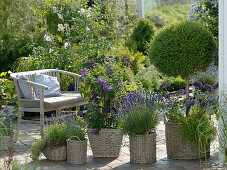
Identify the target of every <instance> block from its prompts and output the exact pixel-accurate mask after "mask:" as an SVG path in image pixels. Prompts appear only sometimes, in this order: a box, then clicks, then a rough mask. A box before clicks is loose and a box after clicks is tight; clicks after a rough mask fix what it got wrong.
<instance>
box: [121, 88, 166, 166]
mask: <svg viewBox="0 0 227 170" xmlns="http://www.w3.org/2000/svg"><path fill="white" fill-rule="evenodd" d="M161 102H162V96H161V95H160V94H159V93H157V92H151V93H149V92H145V91H140V92H134V93H128V94H127V95H126V97H124V99H123V100H122V102H121V103H120V104H119V107H118V114H119V116H120V119H121V123H122V126H121V128H122V132H123V134H127V135H129V141H130V161H131V162H132V163H152V162H155V161H156V132H155V128H156V126H157V125H158V122H159V113H158V109H159V108H160V106H161Z"/></svg>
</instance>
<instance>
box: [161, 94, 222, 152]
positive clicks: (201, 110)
mask: <svg viewBox="0 0 227 170" xmlns="http://www.w3.org/2000/svg"><path fill="white" fill-rule="evenodd" d="M180 93H181V95H180ZM184 93H185V91H184V90H179V91H178V92H175V93H173V92H170V93H168V94H167V95H166V96H165V106H166V109H165V110H166V112H167V113H166V114H165V118H166V120H165V121H169V122H171V123H180V124H181V125H182V126H181V129H180V135H181V138H182V140H187V141H191V142H196V143H197V144H198V147H199V148H200V150H202V151H203V152H205V153H206V152H207V148H208V146H209V145H210V142H211V141H212V140H214V139H215V136H216V134H217V132H216V127H215V126H214V123H213V121H212V119H211V115H213V114H215V113H217V110H218V103H217V101H216V99H213V98H210V97H209V96H205V95H202V94H200V93H195V94H194V96H191V97H190V98H188V99H185V97H184V95H182V94H184ZM187 109H189V110H188V112H187Z"/></svg>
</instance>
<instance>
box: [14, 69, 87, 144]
mask: <svg viewBox="0 0 227 170" xmlns="http://www.w3.org/2000/svg"><path fill="white" fill-rule="evenodd" d="M37 74H38V75H41V76H42V77H48V78H50V79H54V80H55V81H56V82H58V83H59V90H60V74H67V75H70V76H74V77H75V91H73V92H60V95H59V96H54V97H52V96H50V97H46V96H45V95H44V94H45V92H46V90H47V89H48V86H47V85H46V84H45V83H37V82H35V76H36V75H37ZM19 75H23V76H25V78H26V80H25V79H21V78H19V77H18V76H19ZM45 75H47V76H45ZM49 76H51V77H49ZM10 77H11V78H12V79H13V80H14V84H15V86H16V91H17V96H18V127H17V131H16V134H15V138H14V141H15V142H16V141H17V139H18V134H19V130H20V125H21V122H22V121H25V120H22V119H21V117H22V114H23V112H40V132H41V137H42V138H43V137H44V135H43V127H44V112H48V111H53V110H56V113H57V114H59V113H60V110H61V109H64V108H69V107H77V110H78V108H79V106H81V105H86V104H88V102H87V101H85V100H84V99H83V97H82V96H81V95H80V93H79V90H80V75H78V74H75V73H71V72H68V71H63V70H57V69H45V70H35V71H28V72H20V73H11V74H10ZM20 83H21V84H23V85H24V86H26V87H27V89H26V90H27V96H25V95H24V94H23V91H22V90H21V88H20V87H22V86H21V84H20ZM37 89H39V91H37ZM38 92H39V97H38V98H37V93H38Z"/></svg>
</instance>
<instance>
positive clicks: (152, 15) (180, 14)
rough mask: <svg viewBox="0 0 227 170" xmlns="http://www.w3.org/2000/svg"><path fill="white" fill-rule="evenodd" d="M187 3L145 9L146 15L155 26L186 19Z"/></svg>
mask: <svg viewBox="0 0 227 170" xmlns="http://www.w3.org/2000/svg"><path fill="white" fill-rule="evenodd" d="M189 9H190V6H189V5H180V4H176V5H171V6H169V5H168V6H163V7H161V8H159V9H156V10H153V11H146V17H147V19H149V20H150V22H152V23H154V25H155V26H156V27H157V28H161V27H163V26H165V25H168V24H172V23H175V22H177V21H182V20H185V19H187V12H188V11H189Z"/></svg>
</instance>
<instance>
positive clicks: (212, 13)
mask: <svg viewBox="0 0 227 170" xmlns="http://www.w3.org/2000/svg"><path fill="white" fill-rule="evenodd" d="M218 12H219V11H218V0H191V9H190V11H189V13H188V19H189V20H195V21H200V22H202V23H204V24H205V25H206V26H207V27H208V28H209V30H210V31H211V32H212V34H213V36H214V37H215V39H216V40H218Z"/></svg>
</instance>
